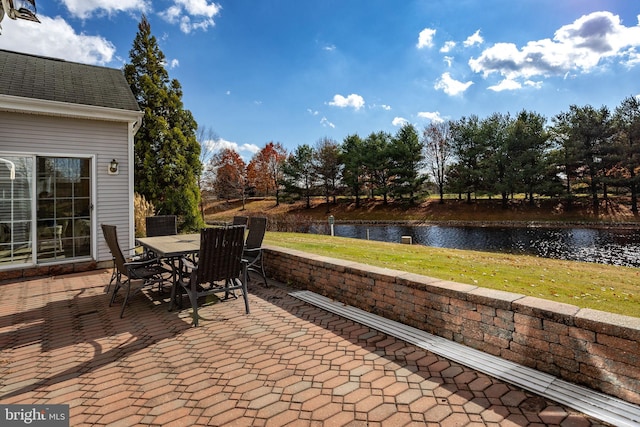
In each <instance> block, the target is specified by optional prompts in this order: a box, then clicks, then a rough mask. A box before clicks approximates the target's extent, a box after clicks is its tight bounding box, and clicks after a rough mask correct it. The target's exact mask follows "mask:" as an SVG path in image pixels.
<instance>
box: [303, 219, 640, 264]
mask: <svg viewBox="0 0 640 427" xmlns="http://www.w3.org/2000/svg"><path fill="white" fill-rule="evenodd" d="M312 232H314V231H313V230H312ZM315 232H322V231H320V230H317V231H315ZM335 235H336V236H342V237H353V238H357V239H367V238H368V239H371V240H378V241H384V242H400V241H401V237H402V236H411V238H412V240H413V243H417V244H421V245H426V246H434V247H441V248H453V249H466V250H478V251H490V252H502V253H513V254H527V255H536V256H541V257H546V258H556V259H566V260H572V261H587V262H598V263H603V264H612V265H621V266H630V267H640V232H638V231H637V230H628V229H624V230H623V229H588V228H536V227H513V228H512V227H504V228H498V227H458V226H455V227H453V226H404V225H387V226H377V225H344V224H336V225H335Z"/></svg>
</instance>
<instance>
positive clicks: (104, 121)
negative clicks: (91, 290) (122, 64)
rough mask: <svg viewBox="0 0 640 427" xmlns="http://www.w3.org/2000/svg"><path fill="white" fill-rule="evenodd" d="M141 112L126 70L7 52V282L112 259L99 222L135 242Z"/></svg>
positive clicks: (1, 188) (3, 221) (1, 172)
mask: <svg viewBox="0 0 640 427" xmlns="http://www.w3.org/2000/svg"><path fill="white" fill-rule="evenodd" d="M142 117H143V113H142V112H141V111H140V108H139V107H138V104H137V102H136V100H135V97H134V96H133V93H132V92H131V89H130V88H129V85H128V83H127V81H126V79H125V78H124V75H123V73H122V71H121V70H118V69H112V68H105V67H97V66H92V65H85V64H78V63H74V62H68V61H64V60H59V59H55V58H46V57H42V56H35V55H28V54H23V53H16V52H10V51H6V50H0V279H2V278H5V279H6V278H10V277H17V273H18V272H20V273H21V274H26V273H25V272H26V271H34V269H35V271H37V272H40V274H48V273H49V271H51V272H55V271H59V270H61V269H66V270H69V269H71V270H73V268H74V267H73V266H74V265H75V266H79V265H86V264H87V263H89V264H95V263H96V262H97V263H100V262H103V261H110V260H111V254H110V253H109V250H108V248H107V246H106V244H105V242H104V240H103V236H102V232H101V231H100V224H101V223H109V224H114V225H116V226H117V227H118V239H119V240H120V244H121V245H122V247H132V246H133V245H132V243H133V239H134V221H133V170H132V164H133V141H134V135H135V133H136V131H137V130H138V128H139V126H140V124H141V121H142ZM30 274H34V273H30Z"/></svg>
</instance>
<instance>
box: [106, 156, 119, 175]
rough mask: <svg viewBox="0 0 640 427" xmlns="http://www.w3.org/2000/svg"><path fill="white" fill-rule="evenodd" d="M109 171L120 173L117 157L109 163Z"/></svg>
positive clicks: (113, 173) (110, 172) (110, 173)
mask: <svg viewBox="0 0 640 427" xmlns="http://www.w3.org/2000/svg"><path fill="white" fill-rule="evenodd" d="M108 172H109V175H118V173H119V172H120V171H119V170H118V161H117V160H116V159H113V160H111V163H109V169H108Z"/></svg>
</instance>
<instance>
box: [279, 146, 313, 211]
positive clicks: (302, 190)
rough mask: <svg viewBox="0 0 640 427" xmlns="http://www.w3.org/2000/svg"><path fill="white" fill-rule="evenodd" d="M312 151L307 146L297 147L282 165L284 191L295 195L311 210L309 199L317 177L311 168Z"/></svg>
mask: <svg viewBox="0 0 640 427" xmlns="http://www.w3.org/2000/svg"><path fill="white" fill-rule="evenodd" d="M313 157H314V149H313V148H312V147H311V146H310V145H307V144H303V145H299V146H298V147H297V148H296V150H295V151H294V152H293V153H292V154H291V155H290V156H289V157H288V158H287V160H286V161H285V162H284V164H283V168H282V169H283V171H282V172H283V176H284V186H285V191H286V192H287V193H289V194H297V195H299V196H300V197H303V198H304V199H305V201H306V207H307V209H310V208H311V197H312V196H313V195H314V194H315V189H316V184H317V176H316V173H315V169H314V167H313Z"/></svg>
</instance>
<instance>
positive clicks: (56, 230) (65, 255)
mask: <svg viewBox="0 0 640 427" xmlns="http://www.w3.org/2000/svg"><path fill="white" fill-rule="evenodd" d="M2 159H4V160H5V162H3V161H2ZM11 164H13V165H15V169H14V170H15V173H14V174H11V171H10V168H11ZM12 177H13V179H11V178H12ZM33 177H35V179H34V178H33ZM91 188H92V186H91V159H89V158H76V157H39V156H25V157H19V156H13V157H9V156H2V155H1V154H0V267H3V266H6V265H11V266H16V265H20V264H33V263H34V259H35V262H36V263H51V262H59V261H62V260H68V259H73V258H86V257H90V256H91V236H92V233H91V214H92V204H91ZM33 195H35V196H33ZM32 230H35V232H32ZM34 257H35V258H34Z"/></svg>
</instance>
